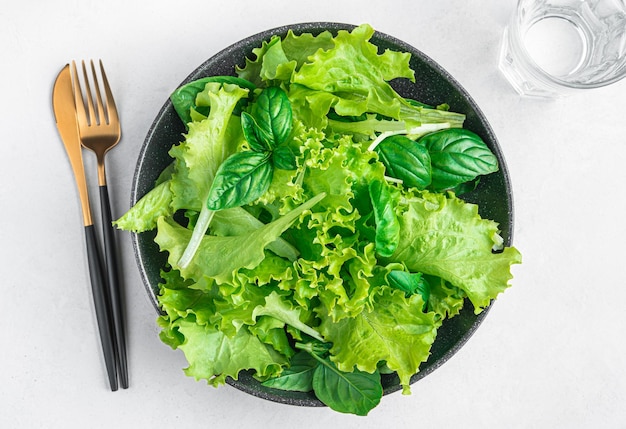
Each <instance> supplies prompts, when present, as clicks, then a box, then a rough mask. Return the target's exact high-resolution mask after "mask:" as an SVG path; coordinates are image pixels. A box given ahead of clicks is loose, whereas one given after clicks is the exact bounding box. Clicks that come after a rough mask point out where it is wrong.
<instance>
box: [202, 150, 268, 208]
mask: <svg viewBox="0 0 626 429" xmlns="http://www.w3.org/2000/svg"><path fill="white" fill-rule="evenodd" d="M272 173H273V168H272V164H271V163H270V162H269V154H268V153H259V152H253V151H245V152H237V153H235V154H233V155H231V156H229V157H228V158H226V160H225V161H224V162H223V163H222V164H221V165H220V167H219V168H218V169H217V172H216V174H215V179H213V183H212V185H211V189H210V191H209V197H208V198H207V208H209V209H210V210H214V211H215V210H223V209H228V208H232V207H238V206H242V205H244V204H248V203H251V202H252V201H254V200H256V199H257V198H259V197H260V196H261V195H263V194H264V193H265V191H267V188H269V186H270V183H271V181H272Z"/></svg>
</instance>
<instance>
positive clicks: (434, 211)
mask: <svg viewBox="0 0 626 429" xmlns="http://www.w3.org/2000/svg"><path fill="white" fill-rule="evenodd" d="M400 224H401V231H402V232H401V234H400V241H399V243H398V247H397V249H396V252H395V253H394V254H393V255H392V257H391V258H390V261H393V262H402V263H404V264H405V265H406V267H407V268H408V269H409V271H412V272H421V273H424V274H430V275H434V276H438V277H441V278H442V279H444V280H446V281H448V282H450V283H451V284H452V285H454V286H457V287H459V288H461V289H463V291H465V293H466V294H467V296H468V298H469V299H470V301H471V302H472V304H473V305H474V308H475V312H476V313H480V312H481V311H482V310H483V309H484V308H485V307H487V306H488V305H489V304H490V302H491V300H492V299H494V298H496V297H497V296H498V295H499V294H500V293H501V292H503V291H504V290H505V289H506V288H508V287H509V280H511V279H512V278H513V276H512V274H511V265H513V264H519V263H521V255H520V253H519V251H518V250H517V249H515V248H514V247H507V248H505V249H503V250H502V251H500V252H494V248H497V247H499V246H501V244H502V238H501V237H500V235H499V234H498V232H499V231H498V225H497V223H496V222H494V221H491V220H486V219H482V218H481V217H480V215H479V214H478V206H476V205H475V204H469V203H466V202H464V201H463V200H461V199H459V198H457V197H455V196H453V195H452V194H448V195H445V194H429V193H424V194H423V198H419V197H414V198H412V199H410V200H408V208H407V210H406V211H405V212H404V214H403V215H402V216H401V218H400Z"/></svg>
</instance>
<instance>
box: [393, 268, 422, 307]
mask: <svg viewBox="0 0 626 429" xmlns="http://www.w3.org/2000/svg"><path fill="white" fill-rule="evenodd" d="M387 281H388V282H389V286H391V287H393V288H396V289H400V290H401V291H403V292H404V293H405V294H406V295H414V294H416V293H418V294H420V295H422V299H423V300H424V308H426V306H427V303H428V299H429V298H430V284H429V283H428V281H426V279H425V278H424V276H423V274H422V273H409V272H406V271H400V270H392V271H391V272H389V274H387Z"/></svg>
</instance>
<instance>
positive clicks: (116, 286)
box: [100, 185, 128, 389]
mask: <svg viewBox="0 0 626 429" xmlns="http://www.w3.org/2000/svg"><path fill="white" fill-rule="evenodd" d="M100 209H101V210H102V228H103V233H102V236H103V238H104V253H105V261H106V267H107V280H108V286H109V296H110V298H111V315H112V316H113V325H112V326H113V327H114V330H115V345H116V350H117V358H118V362H117V363H118V365H119V368H118V370H119V377H120V385H121V386H122V388H124V389H126V388H128V363H127V359H126V333H125V329H124V310H123V309H124V307H123V302H122V289H121V284H120V278H119V274H118V264H117V247H116V240H115V228H114V227H113V224H112V219H111V204H110V201H109V192H108V189H107V185H101V186H100Z"/></svg>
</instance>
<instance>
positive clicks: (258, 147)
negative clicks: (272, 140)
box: [241, 112, 269, 152]
mask: <svg viewBox="0 0 626 429" xmlns="http://www.w3.org/2000/svg"><path fill="white" fill-rule="evenodd" d="M241 129H242V130H243V137H244V138H245V139H246V141H247V142H248V144H249V145H250V149H252V150H253V151H255V152H264V151H266V150H268V149H269V147H268V146H267V144H266V143H265V141H264V140H261V139H260V138H259V132H258V129H259V126H258V125H257V123H256V121H255V120H254V118H253V117H252V115H250V114H249V113H246V112H242V113H241Z"/></svg>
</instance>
